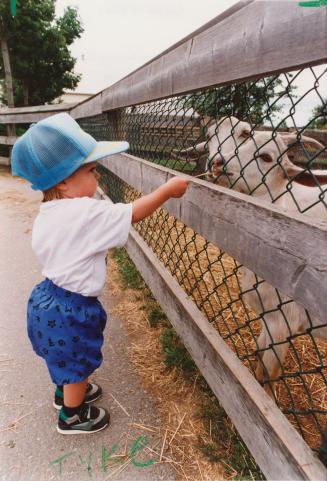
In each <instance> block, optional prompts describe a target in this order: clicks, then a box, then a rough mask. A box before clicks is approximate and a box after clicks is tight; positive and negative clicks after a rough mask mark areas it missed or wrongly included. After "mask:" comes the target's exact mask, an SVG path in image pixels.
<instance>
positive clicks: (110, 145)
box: [83, 141, 129, 164]
mask: <svg viewBox="0 0 327 481" xmlns="http://www.w3.org/2000/svg"><path fill="white" fill-rule="evenodd" d="M128 149H129V143H128V142H125V141H122V142H114V141H113V142H98V143H97V145H96V146H95V147H94V149H93V150H92V152H91V153H90V154H89V155H88V156H87V157H86V158H85V159H84V162H83V164H89V163H90V162H95V161H96V160H100V159H103V158H104V157H108V156H109V155H114V154H119V153H121V152H126V150H128Z"/></svg>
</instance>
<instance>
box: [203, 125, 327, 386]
mask: <svg viewBox="0 0 327 481" xmlns="http://www.w3.org/2000/svg"><path fill="white" fill-rule="evenodd" d="M250 132H251V128H250V125H249V124H248V123H246V122H240V121H239V120H238V119H236V118H235V117H231V118H226V119H224V120H223V121H222V122H216V123H215V124H214V123H211V124H210V125H209V128H208V129H207V139H208V140H207V148H208V151H209V159H208V163H207V169H206V170H207V179H208V180H211V181H214V180H215V179H216V180H217V181H218V183H220V184H222V185H225V186H229V187H232V188H234V189H236V190H238V191H240V192H243V193H246V194H251V195H255V196H256V197H258V198H260V199H261V200H262V202H273V201H274V203H275V205H277V206H280V207H283V208H286V209H288V210H289V211H295V212H299V209H300V210H301V211H303V210H305V209H306V208H308V210H307V211H306V212H305V215H308V216H315V218H324V219H326V218H327V209H326V207H325V205H324V204H323V203H322V202H320V201H319V197H318V196H319V194H321V192H322V189H321V188H319V187H308V186H309V185H316V184H315V183H314V180H313V176H312V175H311V174H310V172H305V171H304V170H303V169H301V168H299V167H297V166H296V165H294V164H293V163H292V162H291V160H290V158H292V156H291V151H290V150H287V146H288V145H290V144H294V143H295V142H296V140H297V137H296V134H293V133H288V132H287V133H276V136H275V137H274V138H273V136H272V132H271V131H254V132H252V136H251V135H250ZM301 141H302V142H303V143H305V144H309V145H311V146H315V147H316V148H319V150H321V149H324V148H325V147H324V146H323V145H322V144H320V143H319V142H317V141H316V140H314V139H312V138H309V137H305V136H302V138H301ZM234 142H235V143H234ZM232 143H234V145H232V148H231V149H230V150H229V151H228V149H227V148H226V145H227V147H229V146H230V145H231V144H232ZM235 147H236V149H235ZM314 174H315V176H316V178H318V180H319V182H320V183H321V184H322V183H326V182H327V175H326V171H325V173H324V171H318V172H317V171H314ZM294 176H296V177H295V178H294V181H292V188H291V189H290V190H288V189H287V187H286V186H287V185H288V184H289V182H290V178H292V177H294ZM296 180H297V181H298V182H301V184H302V185H300V184H298V183H295V181H296ZM314 204H315V205H314ZM310 206H312V207H311V208H309V207H310ZM254 285H256V286H257V287H256V288H254ZM242 292H244V294H243V297H244V298H245V300H246V302H247V303H248V304H249V305H250V306H251V307H252V308H253V309H254V310H255V311H256V312H257V314H259V315H260V317H261V319H262V321H261V324H262V329H261V333H260V336H259V338H258V341H257V342H258V348H259V357H258V365H257V372H256V374H257V378H258V379H259V380H260V381H265V380H268V379H272V380H274V379H276V378H278V376H279V375H280V371H281V369H282V366H283V363H284V360H285V357H286V354H287V350H288V345H289V344H288V340H287V338H288V337H289V336H292V335H295V334H299V333H305V332H306V330H307V329H310V328H312V331H311V332H312V335H314V336H318V337H322V338H325V339H327V325H326V324H323V325H322V324H321V322H320V321H319V320H318V319H316V318H313V317H311V319H310V318H309V317H308V315H307V313H306V311H305V309H304V308H303V307H302V306H300V305H298V304H296V303H295V302H289V301H290V299H289V298H288V297H287V296H285V295H283V294H280V293H278V292H277V291H276V289H275V288H274V287H273V286H271V285H269V284H268V283H267V282H264V281H263V280H261V279H258V278H257V277H256V276H255V274H254V273H253V272H251V271H250V270H248V269H247V268H245V267H243V268H242ZM318 326H321V327H318ZM265 389H266V390H267V392H268V393H269V394H270V395H272V393H273V392H272V390H271V389H270V388H268V385H267V384H265Z"/></svg>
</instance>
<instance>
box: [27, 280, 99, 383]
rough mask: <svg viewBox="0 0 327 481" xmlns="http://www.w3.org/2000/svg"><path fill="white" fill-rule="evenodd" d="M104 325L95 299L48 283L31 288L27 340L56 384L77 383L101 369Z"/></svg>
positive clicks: (43, 282)
mask: <svg viewBox="0 0 327 481" xmlns="http://www.w3.org/2000/svg"><path fill="white" fill-rule="evenodd" d="M106 321H107V314H106V312H105V310H104V309H103V307H102V305H101V303H100V301H99V300H98V298H97V297H86V296H82V295H81V294H76V293H75V292H70V291H67V290H66V289H63V288H62V287H58V286H56V285H55V284H54V283H53V282H52V281H50V280H49V279H45V280H44V281H42V282H41V283H40V284H38V285H36V286H35V287H34V289H33V291H32V293H31V295H30V298H29V301H28V307H27V331H28V336H29V338H30V340H31V342H32V346H33V349H34V351H35V352H36V354H38V355H39V356H41V357H43V359H44V360H45V362H46V363H47V366H48V369H49V372H50V376H51V379H52V381H53V382H54V383H55V384H58V385H62V384H73V383H77V382H80V381H82V380H83V379H85V378H86V377H88V376H89V375H90V374H92V372H93V371H94V370H95V369H97V368H98V367H99V366H100V364H101V362H102V354H101V347H102V344H103V330H104V328H105V325H106Z"/></svg>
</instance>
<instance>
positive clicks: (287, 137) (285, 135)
mask: <svg viewBox="0 0 327 481" xmlns="http://www.w3.org/2000/svg"><path fill="white" fill-rule="evenodd" d="M278 134H279V135H280V136H281V137H282V139H283V141H284V142H285V143H286V144H288V145H289V144H291V143H292V142H296V141H297V142H303V143H304V144H311V145H315V146H316V147H317V148H319V149H325V148H326V147H325V146H324V145H323V144H321V143H320V142H318V140H316V139H313V138H312V137H308V136H307V135H301V137H300V138H299V136H298V134H296V133H293V132H292V133H289V132H278Z"/></svg>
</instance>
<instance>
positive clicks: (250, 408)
mask: <svg viewBox="0 0 327 481" xmlns="http://www.w3.org/2000/svg"><path fill="white" fill-rule="evenodd" d="M99 191H100V194H101V195H102V196H103V197H105V195H104V194H103V192H102V191H101V189H99ZM175 202H176V203H178V201H177V200H176V199H175ZM126 249H127V251H128V254H129V255H130V257H131V259H132V260H133V262H134V263H135V265H136V267H137V269H138V270H139V271H140V273H141V274H142V276H143V278H144V280H145V282H146V283H147V284H148V285H149V286H150V288H151V291H152V293H153V294H154V296H155V298H156V299H157V301H158V302H159V304H160V305H161V307H162V309H163V310H164V312H165V313H166V314H167V316H168V318H169V320H170V321H171V323H172V324H173V326H174V328H175V329H176V331H177V333H178V334H179V335H180V336H181V338H182V340H183V343H184V344H185V346H186V347H187V349H188V351H189V352H190V354H191V356H192V358H193V359H194V361H195V363H196V364H197V366H198V368H199V370H200V371H201V373H202V374H203V376H204V377H205V379H206V381H207V382H208V384H209V386H210V387H211V389H212V391H213V392H214V393H215V395H216V397H217V398H218V399H219V401H220V402H221V404H222V406H223V408H224V409H225V411H226V413H227V414H228V416H229V417H230V419H231V420H232V422H233V423H234V425H235V427H236V429H237V430H238V431H239V433H240V435H241V436H242V438H243V440H244V442H245V443H246V445H247V446H248V448H249V449H250V451H251V453H252V455H253V456H254V458H255V459H256V461H257V463H258V465H259V466H260V468H261V469H262V471H263V473H264V474H265V475H266V477H267V479H274V480H292V481H293V480H312V481H313V480H315V481H317V480H324V479H326V470H325V468H324V466H323V465H322V464H321V463H320V461H318V460H317V459H316V458H315V456H314V455H313V453H312V451H311V450H310V448H309V447H308V446H307V444H306V443H305V442H304V441H303V439H302V438H301V437H300V435H299V434H298V433H297V432H296V431H295V429H294V428H293V427H292V426H291V425H290V424H289V422H288V421H287V420H286V419H285V417H284V416H283V415H282V413H281V412H280V410H279V409H278V408H277V406H276V404H275V403H274V402H273V401H272V400H271V399H270V397H269V396H267V394H266V393H265V392H264V391H263V389H262V388H261V387H260V386H259V384H258V383H257V381H256V380H255V379H254V377H253V376H252V375H251V374H250V373H249V371H248V370H247V369H246V368H245V367H244V366H243V365H242V363H241V362H240V360H239V359H238V358H237V357H236V355H235V354H234V353H233V352H232V351H231V350H230V349H229V347H228V346H227V345H226V344H225V342H224V341H223V340H222V338H221V337H220V336H219V334H218V332H217V331H216V330H215V329H214V328H213V327H212V326H211V325H210V324H209V323H208V321H207V319H206V318H205V317H204V316H203V314H202V313H201V312H200V311H199V310H198V308H197V307H196V306H195V304H194V303H193V302H192V301H191V300H189V298H188V297H187V294H186V293H185V292H184V291H183V289H182V288H181V287H180V285H179V284H178V283H177V281H176V280H175V279H174V278H173V277H172V276H171V274H169V273H168V271H167V270H166V269H165V267H164V266H163V264H162V263H160V261H159V260H158V259H157V257H156V256H155V254H154V253H153V252H152V251H151V249H150V248H149V247H148V246H147V244H146V243H145V242H144V240H143V239H142V238H141V237H140V235H139V234H138V233H137V232H136V231H135V229H133V228H132V229H131V231H130V235H129V238H128V241H127V244H126Z"/></svg>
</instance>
